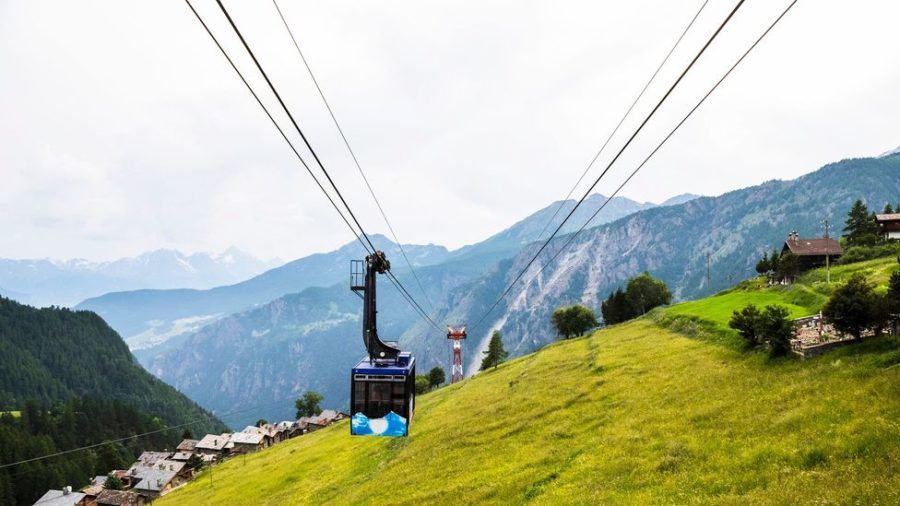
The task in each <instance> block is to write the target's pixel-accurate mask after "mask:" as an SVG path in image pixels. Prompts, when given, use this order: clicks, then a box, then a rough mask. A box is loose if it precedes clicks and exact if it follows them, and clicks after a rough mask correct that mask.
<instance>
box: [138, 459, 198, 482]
mask: <svg viewBox="0 0 900 506" xmlns="http://www.w3.org/2000/svg"><path fill="white" fill-rule="evenodd" d="M185 465H187V464H186V463H185V462H181V461H178V460H157V461H156V462H155V463H154V464H153V465H144V464H141V463H140V462H138V463H136V464H135V465H133V466H131V469H129V472H130V474H131V476H133V477H135V478H139V479H141V480H144V479H146V478H147V477H148V476H155V473H156V472H157V471H169V472H172V473H178V472H180V471H181V470H182V469H184V466H185Z"/></svg>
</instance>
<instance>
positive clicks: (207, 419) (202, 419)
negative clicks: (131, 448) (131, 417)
mask: <svg viewBox="0 0 900 506" xmlns="http://www.w3.org/2000/svg"><path fill="white" fill-rule="evenodd" d="M288 400H294V399H293V398H292V399H279V400H277V401H273V402H267V403H263V404H257V405H255V406H251V407H249V408H241V409H237V410H234V411H230V412H228V413H223V414H221V415H218V416H216V418H219V419H220V420H221V419H223V418H228V417H229V416H233V415H236V414H239V413H243V412H245V411H251V410H254V409H259V408H262V407H265V406H272V405H275V404H281V403H283V402H286V401H288ZM211 421H213V419H212V418H210V416H209V415H207V416H204V417H197V418H195V419H193V420H191V421H189V422H185V423H182V424H178V425H173V426H171V427H163V428H161V429H155V430H151V431H148V432H143V433H141V434H134V435H132V436H126V437H121V438H118V439H108V440H106V441H102V442H100V443H94V444H90V445H85V446H81V447H78V448H72V449H70V450H63V451H59V452H56V453H51V454H47V455H43V456H40V457H33V458H30V459H23V460H20V461H17V462H11V463H9V464H0V469H5V468H8V467H14V466H18V465H22V464H27V463H30V462H37V461H40V460H46V459H49V458H53V457H59V456H62V455H69V454H72V453H76V452H81V451H84V450H90V449H92V448H98V447H100V446H103V445H107V444H113V443H121V442H123V441H128V440H130V439H137V438H139V437H144V436H150V435H153V434H158V433H160V432H166V431H170V430H177V429H181V428H184V427H188V426H190V425H194V424H198V423H201V422H211Z"/></svg>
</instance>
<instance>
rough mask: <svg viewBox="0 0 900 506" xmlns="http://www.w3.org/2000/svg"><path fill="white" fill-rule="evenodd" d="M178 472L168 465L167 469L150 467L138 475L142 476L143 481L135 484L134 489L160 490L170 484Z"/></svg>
mask: <svg viewBox="0 0 900 506" xmlns="http://www.w3.org/2000/svg"><path fill="white" fill-rule="evenodd" d="M180 464H184V462H180ZM177 474H178V472H177V471H172V470H170V469H169V468H168V467H167V468H165V469H159V468H158V467H148V468H146V469H144V470H143V472H141V473H140V474H139V475H138V476H139V477H140V478H141V481H139V482H138V484H137V485H135V486H134V489H135V490H147V491H150V492H159V491H160V490H162V489H163V488H164V487H165V486H166V485H168V484H169V482H170V481H172V479H173V478H175V476H176V475H177Z"/></svg>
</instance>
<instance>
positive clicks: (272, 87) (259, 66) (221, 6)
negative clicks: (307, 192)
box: [216, 0, 376, 251]
mask: <svg viewBox="0 0 900 506" xmlns="http://www.w3.org/2000/svg"><path fill="white" fill-rule="evenodd" d="M216 3H217V4H218V5H219V9H221V10H222V14H224V15H225V18H226V19H227V20H228V24H229V25H231V29H232V30H234V33H235V35H237V36H238V39H240V41H241V44H242V45H243V46H244V49H246V50H247V54H249V55H250V58H251V59H252V60H253V63H254V64H255V65H256V68H257V69H258V70H259V73H260V74H261V75H262V76H263V79H265V81H266V84H268V85H269V89H270V90H272V94H273V95H275V98H276V99H277V100H278V103H279V104H280V105H281V108H282V109H283V110H284V113H285V114H287V117H288V119H289V120H290V121H291V124H292V125H293V126H294V129H295V130H297V133H298V134H300V138H301V139H303V143H304V144H306V148H307V149H308V150H309V152H310V154H312V156H313V158H314V159H315V160H316V163H317V164H318V165H319V168H321V169H322V173H323V174H325V178H326V179H328V182H329V183H330V184H331V187H332V188H333V189H334V191H335V193H336V194H337V196H338V198H339V199H340V200H341V202H342V203H343V204H344V207H345V208H346V209H347V212H348V213H350V218H352V219H353V222H354V223H356V227H357V228H359V231H360V233H361V234H362V236H363V237H364V238H365V239H366V242H367V243H369V246H370V247H371V248H372V251H375V250H376V248H375V245H374V244H372V240H371V239H369V236H368V234H366V231H365V230H364V229H363V227H362V225H360V223H359V220H357V219H356V215H355V214H353V210H352V209H351V208H350V205H349V204H347V201H346V200H345V199H344V196H343V195H342V194H341V191H340V190H338V187H337V185H336V184H335V183H334V180H333V179H331V175H330V174H329V173H328V170H327V169H326V168H325V165H324V164H323V163H322V160H320V159H319V155H318V154H316V150H315V149H313V147H312V145H311V144H310V143H309V140H308V139H307V138H306V135H305V134H304V133H303V130H302V129H300V125H299V124H298V123H297V120H295V119H294V115H293V114H291V111H290V109H288V106H287V104H285V103H284V100H283V99H282V98H281V94H279V93H278V90H277V89H276V88H275V85H274V84H273V83H272V80H271V79H269V75H268V74H267V73H266V71H265V70H264V69H263V67H262V64H260V63H259V60H258V59H257V58H256V54H254V53H253V50H252V49H250V45H249V44H247V40H246V39H244V35H243V34H242V33H241V31H240V29H238V27H237V25H236V24H235V23H234V19H232V18H231V14H229V13H228V9H226V8H225V5H224V4H223V3H222V0H216Z"/></svg>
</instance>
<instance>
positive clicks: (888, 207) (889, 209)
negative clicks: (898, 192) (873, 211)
mask: <svg viewBox="0 0 900 506" xmlns="http://www.w3.org/2000/svg"><path fill="white" fill-rule="evenodd" d="M881 213H882V214H894V208H893V207H891V203H890V202H888V203H887V204H885V205H884V211H881Z"/></svg>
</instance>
